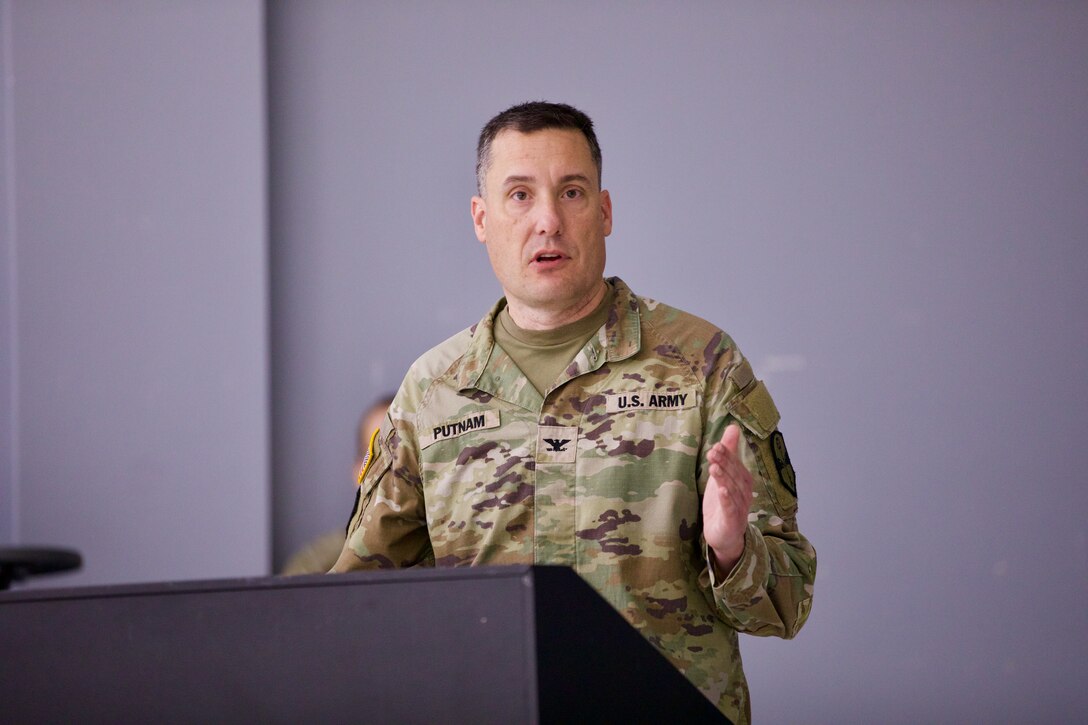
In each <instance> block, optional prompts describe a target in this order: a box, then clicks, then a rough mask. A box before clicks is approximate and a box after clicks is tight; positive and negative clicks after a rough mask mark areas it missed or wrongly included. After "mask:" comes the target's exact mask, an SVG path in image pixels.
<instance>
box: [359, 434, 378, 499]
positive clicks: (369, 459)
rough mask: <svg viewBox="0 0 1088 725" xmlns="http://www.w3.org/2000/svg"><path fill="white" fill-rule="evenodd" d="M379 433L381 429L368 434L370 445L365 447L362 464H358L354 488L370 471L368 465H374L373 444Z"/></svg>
mask: <svg viewBox="0 0 1088 725" xmlns="http://www.w3.org/2000/svg"><path fill="white" fill-rule="evenodd" d="M379 431H381V428H375V429H374V432H373V433H371V434H370V443H369V444H368V445H367V447H366V456H365V457H364V458H363V462H362V463H361V464H359V478H358V479H356V481H355V485H356V486H358V485H360V484H361V483H362V482H363V477H364V476H366V472H367V471H369V470H370V464H372V463H374V442H375V441H376V440H378V432H379Z"/></svg>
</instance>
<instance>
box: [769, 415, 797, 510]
mask: <svg viewBox="0 0 1088 725" xmlns="http://www.w3.org/2000/svg"><path fill="white" fill-rule="evenodd" d="M771 452H772V453H773V455H774V467H775V470H777V471H778V478H779V479H781V481H782V485H783V486H785V487H786V488H787V489H788V490H789V492H790V493H791V494H793V497H794V498H797V474H795V473H794V471H793V464H792V463H790V454H789V452H788V451H787V450H786V439H785V438H783V437H782V433H780V432H779V431H775V432H774V433H772V434H771Z"/></svg>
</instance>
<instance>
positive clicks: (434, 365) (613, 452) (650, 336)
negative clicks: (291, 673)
mask: <svg viewBox="0 0 1088 725" xmlns="http://www.w3.org/2000/svg"><path fill="white" fill-rule="evenodd" d="M609 282H610V283H611V284H612V285H613V286H614V287H615V289H616V295H615V303H614V306H613V309H612V311H611V312H610V314H609V317H608V321H607V322H606V323H605V325H604V326H603V327H602V328H601V329H600V331H599V332H598V333H597V334H596V335H595V336H594V337H592V338H591V339H590V340H589V342H587V343H586V345H585V346H584V347H583V348H582V350H581V352H580V353H579V354H578V355H577V356H575V358H574V360H573V361H572V362H571V364H570V365H569V366H568V367H567V369H566V371H565V372H564V373H563V374H562V375H561V376H560V378H559V379H558V381H557V384H556V385H554V386H553V388H552V389H551V390H550V392H548V394H547V395H546V396H545V397H544V398H543V399H542V398H541V396H540V394H539V393H538V392H537V391H536V389H535V388H533V386H532V385H530V384H529V383H528V381H527V379H526V378H525V376H524V375H523V374H522V373H521V371H520V370H519V369H518V368H517V367H516V366H515V365H514V363H513V362H512V361H511V360H510V358H509V357H508V356H507V355H506V353H504V352H503V350H502V349H501V348H500V347H498V346H496V345H495V344H494V338H493V336H492V325H493V323H494V320H495V315H496V314H497V313H498V311H499V310H500V309H501V304H502V303H501V302H500V304H499V305H496V307H495V308H494V309H492V310H491V312H490V313H489V314H488V315H487V316H486V317H485V318H484V319H483V320H482V321H481V322H480V323H478V324H477V325H474V326H473V327H471V328H469V329H467V330H464V331H462V332H460V333H459V334H457V335H454V336H453V337H451V338H450V339H449V340H447V341H445V342H444V343H442V344H441V345H439V346H437V347H435V348H434V349H432V350H431V351H430V352H428V353H427V354H425V355H424V356H423V357H421V358H420V359H419V360H418V361H417V362H416V363H415V364H414V365H413V366H412V368H411V370H410V371H409V372H408V375H407V377H406V379H405V381H404V384H403V385H402V387H401V389H400V392H399V393H398V394H397V397H396V399H395V400H394V401H393V405H392V407H391V409H390V413H389V417H388V418H387V419H386V421H385V423H384V424H383V426H382V429H381V432H380V434H379V440H380V445H377V446H375V453H374V457H373V460H371V461H370V463H369V465H368V467H367V469H366V474H365V476H364V477H363V481H362V484H361V486H360V492H359V499H358V503H357V505H356V508H355V512H354V514H353V516H352V519H351V522H350V524H349V527H348V539H347V542H346V545H345V548H344V551H343V552H342V553H341V555H340V559H339V561H338V562H337V564H336V566H335V567H334V568H333V571H346V570H349V569H356V568H379V567H405V566H414V565H419V564H424V565H437V566H465V565H480V564H527V563H541V564H562V565H567V566H570V567H572V568H574V570H575V571H577V572H578V573H579V574H580V575H581V576H582V577H583V578H584V579H585V580H586V581H588V582H589V583H590V584H591V585H592V586H593V587H594V588H596V590H597V591H598V592H600V594H601V595H602V596H604V598H605V599H607V600H608V601H609V602H610V603H611V604H612V605H613V606H614V607H615V608H616V609H617V610H619V612H620V613H621V614H622V615H623V616H624V617H626V619H627V620H628V621H629V622H630V623H631V624H632V625H634V626H635V627H636V628H637V629H638V630H640V631H641V632H642V634H643V635H644V636H645V637H646V638H647V639H648V640H649V641H650V642H652V643H653V644H654V645H655V646H656V647H657V648H658V649H659V650H660V651H661V652H662V653H663V654H664V655H665V656H666V657H667V658H668V659H669V660H670V661H672V662H673V664H674V665H676V667H678V668H679V669H680V670H681V671H683V672H684V674H685V675H686V676H687V677H688V679H690V680H691V681H692V682H693V683H694V684H695V685H696V686H697V687H698V688H699V689H700V690H702V692H703V693H704V694H705V695H706V696H707V697H708V698H710V699H711V700H712V701H713V702H715V703H717V704H718V706H719V708H720V709H721V710H722V711H723V712H724V713H725V714H726V715H727V716H729V717H730V718H731V719H732V720H734V721H735V722H746V721H747V720H748V719H749V704H748V687H747V684H746V682H745V679H744V672H743V670H742V667H741V659H740V652H739V650H738V648H737V632H748V633H751V634H757V635H774V636H779V637H787V638H788V637H792V636H793V635H794V634H795V633H796V632H797V630H798V629H800V627H801V625H802V624H803V623H804V621H805V619H806V617H807V616H808V612H809V607H810V605H811V601H812V584H813V578H814V576H815V571H816V554H815V551H814V550H813V549H812V547H811V545H810V544H809V543H808V541H807V540H806V539H805V538H804V537H803V536H802V535H801V534H800V533H799V532H798V530H797V525H796V512H797V499H796V496H795V489H794V485H793V470H792V467H791V466H790V465H789V459H788V456H787V455H786V453H785V447H784V445H783V444H782V441H781V435H780V434H779V433H777V431H776V425H777V423H778V411H777V410H776V409H775V407H774V403H773V402H772V401H771V398H770V396H769V395H768V393H767V390H766V388H765V387H764V385H763V383H762V382H759V381H757V380H755V378H754V377H753V375H752V370H751V367H750V366H749V365H748V363H747V361H746V360H745V359H744V358H743V357H742V356H741V354H740V352H739V351H738V350H737V348H736V347H735V346H734V344H733V342H732V340H730V338H729V337H728V336H727V335H726V334H725V333H723V332H722V331H721V330H719V329H717V328H715V327H713V326H712V325H710V324H709V323H707V322H705V321H703V320H700V319H699V318H697V317H694V316H692V315H689V314H687V313H684V312H681V311H680V310H677V309H675V308H672V307H669V306H667V305H664V304H660V303H658V302H655V301H653V300H649V299H646V298H642V297H638V296H636V295H634V294H633V293H632V292H631V290H630V289H629V288H628V287H627V286H626V285H625V284H624V283H623V282H621V281H620V280H619V279H616V278H613V279H611V280H609ZM733 421H738V422H739V423H740V424H741V425H742V430H743V431H744V437H743V445H741V446H740V450H741V456H742V460H743V461H744V463H745V465H746V466H747V468H748V469H749V470H750V471H751V472H752V474H753V477H754V481H755V485H754V498H753V502H752V508H751V512H750V513H749V517H748V520H749V526H748V530H747V532H746V534H745V548H744V553H743V555H742V556H741V559H740V561H739V562H738V563H737V565H736V567H735V568H734V569H733V571H732V572H731V573H729V575H728V576H727V577H725V578H724V580H722V581H716V579H715V576H714V574H713V572H712V571H711V569H710V568H709V566H708V563H707V562H708V559H707V556H708V551H707V547H706V543H705V541H704V539H703V536H702V530H701V523H700V500H701V494H702V493H703V491H704V490H705V488H706V484H707V475H708V474H707V465H706V454H707V451H708V450H709V448H710V447H711V446H712V445H713V444H714V443H715V442H716V441H718V440H719V439H720V438H721V435H722V431H723V430H724V429H725V427H726V425H727V424H728V423H730V422H733Z"/></svg>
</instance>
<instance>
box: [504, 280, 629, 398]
mask: <svg viewBox="0 0 1088 725" xmlns="http://www.w3.org/2000/svg"><path fill="white" fill-rule="evenodd" d="M615 296H616V291H615V290H614V289H613V288H612V285H608V292H606V293H605V296H604V299H602V300H601V303H600V304H599V305H597V308H596V309H595V310H593V312H591V313H590V314H588V315H586V316H585V317H583V318H582V319H580V320H575V321H574V322H572V323H570V324H569V325H563V326H562V327H557V328H555V329H554V330H523V329H521V328H520V327H518V325H517V323H516V322H514V318H513V317H511V316H510V310H509V309H508V308H507V307H506V306H505V305H504V306H503V308H502V310H501V311H500V312H499V315H498V324H497V325H495V342H496V343H498V345H499V347H501V348H502V349H503V350H504V351H506V354H507V355H509V356H510V358H511V359H512V360H513V361H514V363H516V364H517V366H518V367H519V368H521V371H522V372H523V373H525V376H526V377H527V378H529V382H530V383H532V384H533V387H534V388H536V390H537V392H538V393H540V395H541V396H547V393H548V391H549V390H550V389H551V387H552V383H554V382H555V380H556V378H558V377H559V374H560V373H561V372H563V369H564V368H566V367H567V365H569V364H570V361H571V360H573V359H574V356H575V355H577V354H578V351H579V350H581V349H582V348H583V347H584V346H585V344H586V343H587V342H588V341H589V338H591V337H593V335H594V334H595V333H596V332H597V330H599V329H601V326H602V325H604V323H605V322H606V321H607V320H608V311H609V310H610V309H611V308H612V300H613V299H614V298H615Z"/></svg>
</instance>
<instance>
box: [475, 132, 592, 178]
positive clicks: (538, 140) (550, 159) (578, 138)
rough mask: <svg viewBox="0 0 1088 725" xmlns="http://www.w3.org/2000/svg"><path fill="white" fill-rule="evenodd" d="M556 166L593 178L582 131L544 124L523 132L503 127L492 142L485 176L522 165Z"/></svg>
mask: <svg viewBox="0 0 1088 725" xmlns="http://www.w3.org/2000/svg"><path fill="white" fill-rule="evenodd" d="M531 166H546V167H551V166H558V167H562V169H563V173H582V174H585V175H586V176H590V177H591V178H596V169H595V167H594V165H593V156H592V154H591V153H590V150H589V142H588V141H586V137H585V136H584V135H582V132H581V131H577V130H575V129H570V128H546V129H544V130H542V131H532V132H530V133H522V132H521V131H514V130H512V129H506V130H504V131H500V132H499V134H498V135H497V136H495V139H494V140H493V141H492V142H491V164H490V168H489V169H488V174H487V175H488V177H491V176H493V175H496V176H499V177H500V178H501V177H505V176H506V175H508V174H516V173H519V171H518V169H519V168H521V167H531Z"/></svg>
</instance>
